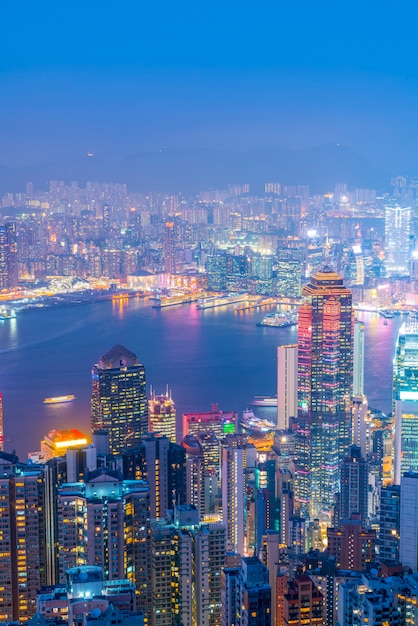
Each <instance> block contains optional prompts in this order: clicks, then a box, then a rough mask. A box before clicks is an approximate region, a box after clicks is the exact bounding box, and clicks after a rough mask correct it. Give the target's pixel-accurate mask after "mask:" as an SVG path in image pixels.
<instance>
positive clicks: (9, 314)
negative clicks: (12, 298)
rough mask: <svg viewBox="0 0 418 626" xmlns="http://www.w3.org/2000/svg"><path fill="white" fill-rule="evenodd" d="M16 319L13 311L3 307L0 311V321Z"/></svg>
mask: <svg viewBox="0 0 418 626" xmlns="http://www.w3.org/2000/svg"><path fill="white" fill-rule="evenodd" d="M15 318H16V312H15V311H14V310H13V309H7V308H5V307H3V308H1V309H0V320H1V321H4V320H14V319H15Z"/></svg>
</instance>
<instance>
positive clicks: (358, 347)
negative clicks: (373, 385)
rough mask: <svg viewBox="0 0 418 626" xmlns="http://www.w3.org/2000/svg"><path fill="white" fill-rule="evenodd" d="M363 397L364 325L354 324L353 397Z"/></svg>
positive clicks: (360, 323) (356, 322)
mask: <svg viewBox="0 0 418 626" xmlns="http://www.w3.org/2000/svg"><path fill="white" fill-rule="evenodd" d="M363 395H364V323H363V322H360V321H359V320H356V321H355V322H354V349H353V396H354V397H357V396H358V397H361V396H363Z"/></svg>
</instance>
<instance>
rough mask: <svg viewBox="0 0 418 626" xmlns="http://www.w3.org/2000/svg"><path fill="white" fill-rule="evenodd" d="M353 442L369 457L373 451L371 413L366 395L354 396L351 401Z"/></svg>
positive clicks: (363, 454)
mask: <svg viewBox="0 0 418 626" xmlns="http://www.w3.org/2000/svg"><path fill="white" fill-rule="evenodd" d="M351 415H352V443H353V444H354V445H355V446H358V447H359V448H360V450H361V454H362V456H364V457H367V455H368V454H370V453H371V451H372V436H371V415H370V411H369V405H368V403H367V398H366V396H357V397H355V396H354V397H353V400H352V402H351Z"/></svg>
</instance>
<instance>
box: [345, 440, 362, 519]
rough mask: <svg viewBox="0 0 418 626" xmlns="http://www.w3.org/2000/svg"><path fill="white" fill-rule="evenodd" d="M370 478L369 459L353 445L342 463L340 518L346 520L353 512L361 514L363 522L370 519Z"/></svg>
mask: <svg viewBox="0 0 418 626" xmlns="http://www.w3.org/2000/svg"><path fill="white" fill-rule="evenodd" d="M368 478H369V468H368V464H367V461H366V460H365V459H364V458H363V457H362V455H361V449H360V448H358V447H357V446H351V448H350V452H349V454H347V455H346V456H345V457H344V458H343V460H342V463H341V496H340V499H339V500H340V502H339V503H340V511H339V519H340V520H346V519H349V518H350V517H351V515H353V514H357V515H359V516H360V519H361V521H362V523H363V524H365V523H366V522H367V519H368V487H369V485H368Z"/></svg>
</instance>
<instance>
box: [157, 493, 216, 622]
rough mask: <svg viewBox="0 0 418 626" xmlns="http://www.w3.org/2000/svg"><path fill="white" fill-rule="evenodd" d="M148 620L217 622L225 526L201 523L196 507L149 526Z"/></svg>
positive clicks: (176, 510)
mask: <svg viewBox="0 0 418 626" xmlns="http://www.w3.org/2000/svg"><path fill="white" fill-rule="evenodd" d="M150 556H151V579H150V582H151V584H150V586H151V593H152V617H151V622H150V623H151V624H152V626H171V625H172V624H184V626H197V625H199V626H219V624H220V615H221V583H220V581H221V571H222V568H223V567H224V566H225V559H226V551H225V527H224V525H223V524H221V523H219V522H213V523H210V524H200V523H199V520H198V513H197V510H196V509H195V508H194V507H191V506H190V505H185V506H181V507H175V508H174V519H160V520H158V521H152V522H151V527H150Z"/></svg>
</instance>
